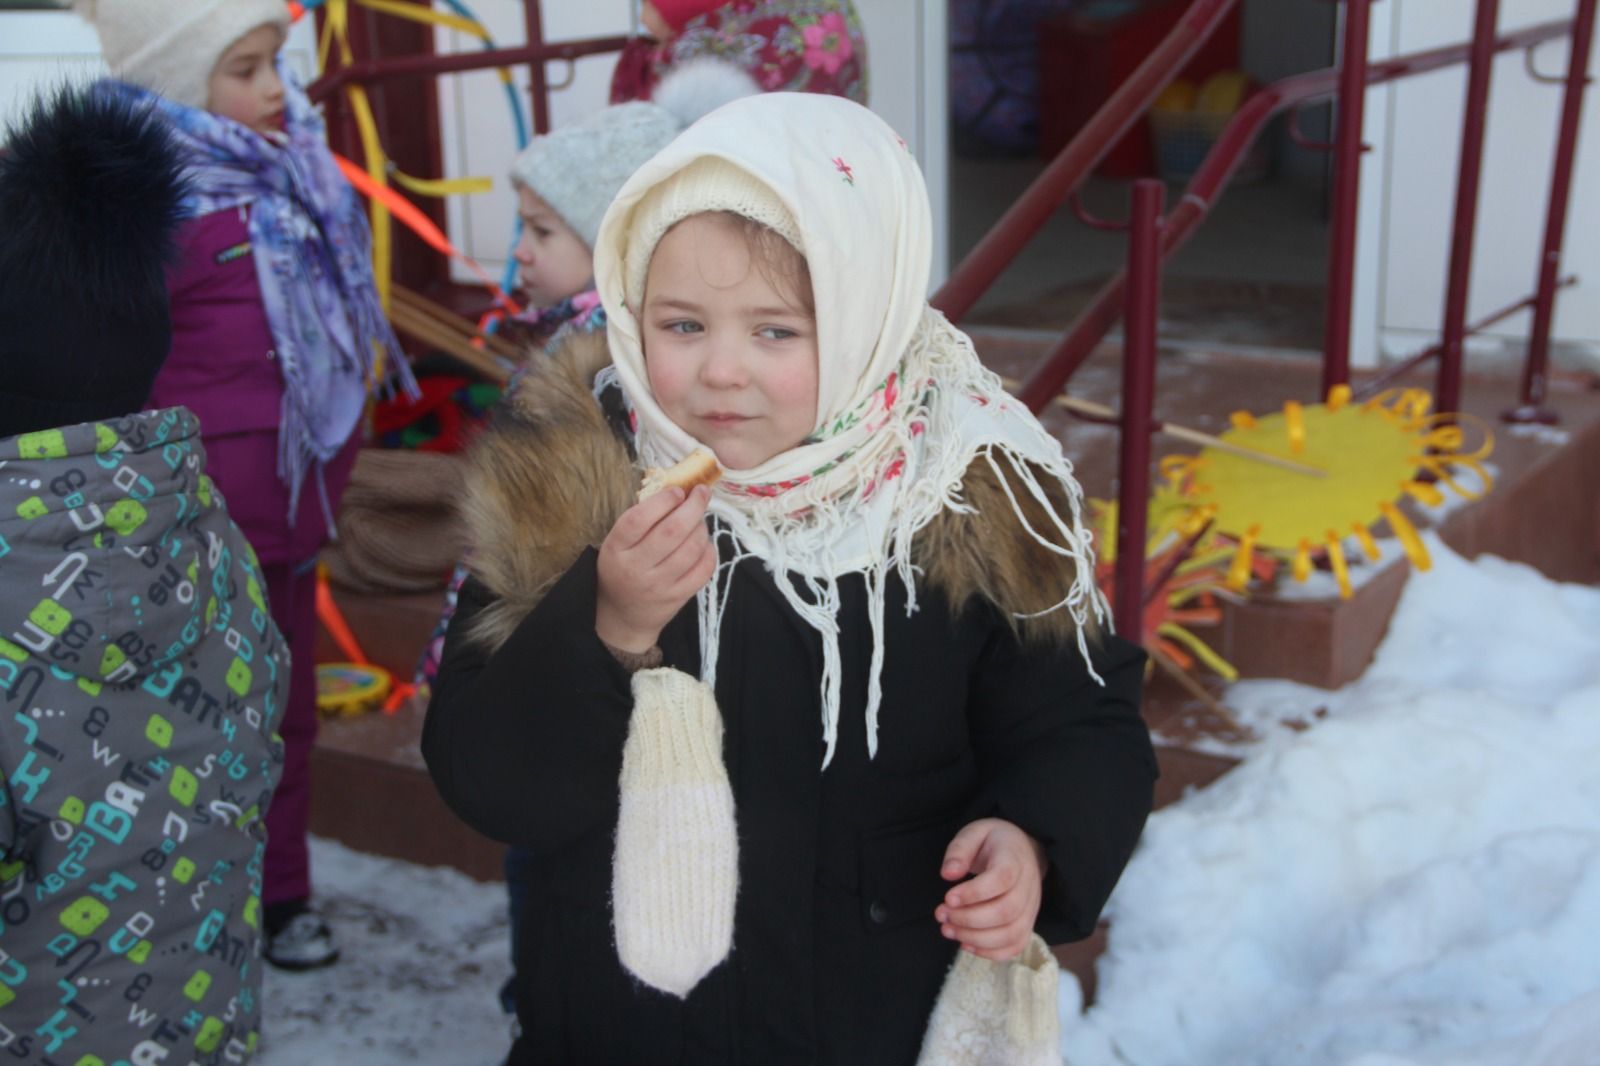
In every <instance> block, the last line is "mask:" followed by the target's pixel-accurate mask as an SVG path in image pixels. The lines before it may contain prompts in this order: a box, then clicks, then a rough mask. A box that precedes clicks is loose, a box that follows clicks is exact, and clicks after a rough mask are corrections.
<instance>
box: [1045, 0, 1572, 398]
mask: <svg viewBox="0 0 1600 1066" xmlns="http://www.w3.org/2000/svg"><path fill="white" fill-rule="evenodd" d="M1581 2H1583V3H1585V4H1588V5H1590V6H1592V5H1593V4H1594V3H1595V0H1581ZM1572 27H1573V20H1571V19H1565V20H1558V21H1553V22H1544V23H1539V24H1538V25H1535V26H1529V27H1527V28H1525V29H1522V30H1519V31H1517V32H1515V33H1509V34H1506V35H1504V36H1501V37H1498V38H1496V39H1495V41H1494V43H1493V52H1495V53H1500V52H1510V51H1516V50H1518V49H1523V48H1530V47H1533V46H1534V45H1537V44H1541V43H1543V42H1545V41H1551V40H1556V39H1559V38H1561V37H1564V36H1566V35H1567V34H1568V33H1569V32H1570V31H1571V29H1572ZM1470 49H1471V46H1470V45H1465V44H1462V45H1452V46H1447V47H1443V48H1435V49H1432V50H1430V51H1426V52H1418V53H1415V54H1412V55H1406V56H1398V57H1395V58H1393V59H1388V60H1382V61H1380V62H1377V63H1374V64H1371V65H1370V66H1369V67H1368V73H1367V78H1366V79H1365V84H1366V85H1368V86H1372V85H1382V84H1385V83H1388V82H1392V81H1398V80H1400V79H1402V78H1408V77H1414V76H1416V75H1418V74H1425V73H1428V72H1429V71H1434V70H1439V69H1441V68H1444V67H1449V66H1454V65H1456V64H1459V63H1460V62H1462V61H1463V60H1464V59H1466V58H1467V57H1468V55H1469V54H1470ZM1339 82H1340V71H1339V70H1338V68H1328V69H1325V70H1319V71H1313V72H1310V73H1306V74H1297V75H1295V76H1293V77H1290V78H1285V79H1283V80H1282V81H1279V82H1275V83H1273V84H1271V85H1268V86H1266V87H1264V88H1263V89H1261V90H1260V91H1259V92H1257V93H1255V94H1254V95H1253V96H1251V97H1250V98H1249V99H1248V100H1246V101H1245V102H1244V104H1243V105H1242V106H1241V107H1240V108H1239V111H1238V113H1237V114H1235V115H1234V117H1233V119H1232V120H1231V121H1230V122H1229V123H1228V125H1227V126H1226V127H1224V129H1223V131H1222V133H1221V135H1220V136H1219V137H1218V138H1217V141H1216V144H1215V145H1214V146H1213V148H1212V150H1211V153H1210V154H1209V155H1208V156H1207V157H1206V159H1205V162H1204V163H1202V164H1201V166H1200V169H1199V170H1198V171H1196V172H1195V175H1194V177H1193V178H1192V179H1191V180H1190V182H1189V185H1188V187H1187V188H1186V189H1185V190H1184V194H1183V196H1182V198H1181V199H1180V200H1179V201H1178V203H1177V205H1176V206H1175V207H1174V208H1173V209H1172V212H1171V214H1170V215H1169V217H1168V218H1167V221H1166V225H1165V226H1163V227H1162V234H1161V236H1162V254H1163V256H1164V257H1165V258H1169V259H1170V258H1171V257H1172V255H1173V254H1174V253H1175V252H1176V251H1177V250H1178V249H1179V248H1181V247H1182V246H1183V245H1184V244H1185V243H1186V242H1187V241H1188V239H1189V238H1190V237H1191V236H1193V235H1194V232H1195V230H1196V229H1198V228H1199V225H1200V223H1201V222H1202V221H1204V219H1205V217H1206V215H1207V214H1209V213H1210V210H1211V207H1212V205H1213V204H1214V203H1215V201H1216V199H1217V197H1218V195H1219V194H1220V193H1221V192H1222V190H1223V188H1224V187H1225V186H1226V185H1227V183H1228V180H1229V179H1230V178H1232V176H1233V174H1234V172H1235V171H1236V170H1237V169H1238V167H1239V164H1240V163H1241V162H1242V161H1243V159H1244V154H1245V152H1246V151H1248V150H1249V148H1250V145H1251V144H1253V143H1254V141H1255V139H1256V137H1257V136H1259V135H1260V133H1261V131H1262V130H1263V129H1264V128H1265V127H1266V125H1267V123H1268V122H1269V121H1271V119H1272V118H1273V117H1274V116H1275V115H1277V114H1278V113H1279V112H1281V111H1284V110H1285V109H1288V108H1291V107H1298V106H1301V105H1303V104H1305V103H1307V102H1309V101H1312V100H1318V99H1323V98H1326V97H1328V96H1331V95H1333V94H1334V93H1335V92H1336V91H1337V89H1338V87H1339ZM1343 224H1347V225H1351V226H1353V225H1354V219H1353V218H1352V219H1350V220H1349V221H1348V222H1347V223H1343ZM1124 281H1125V275H1124V274H1123V273H1120V272H1119V273H1118V274H1116V275H1114V276H1113V277H1112V278H1111V279H1110V280H1109V281H1107V282H1106V284H1105V285H1104V286H1103V287H1102V288H1101V289H1100V291H1099V292H1098V293H1096V294H1095V297H1094V299H1093V300H1092V301H1091V302H1090V304H1089V306H1088V307H1087V308H1085V309H1084V310H1083V311H1082V312H1081V313H1080V314H1079V315H1078V317H1077V319H1076V320H1074V322H1073V324H1072V325H1071V326H1070V327H1069V329H1068V331H1067V333H1066V334H1065V336H1063V337H1062V339H1061V341H1060V342H1059V343H1058V344H1057V345H1056V346H1055V347H1054V348H1053V349H1052V350H1051V351H1050V353H1049V354H1048V355H1047V356H1046V357H1045V358H1044V359H1043V360H1042V361H1041V363H1040V365H1039V366H1038V367H1037V368H1036V369H1035V371H1034V373H1033V374H1032V375H1031V376H1030V377H1029V378H1028V379H1027V381H1026V382H1024V384H1023V387H1022V391H1021V394H1020V395H1021V397H1022V399H1023V401H1024V402H1025V403H1027V404H1028V406H1029V407H1030V408H1032V409H1033V410H1035V411H1037V410H1039V409H1041V408H1042V407H1043V406H1044V405H1045V404H1047V403H1049V402H1050V400H1051V399H1052V398H1053V397H1054V396H1055V395H1056V393H1058V392H1060V391H1061V389H1062V387H1063V386H1064V385H1065V384H1066V382H1067V379H1068V378H1070V377H1071V376H1072V375H1073V373H1074V372H1075V371H1076V370H1077V369H1078V367H1079V366H1081V365H1082V364H1083V362H1084V360H1086V359H1087V358H1088V357H1089V355H1090V353H1091V352H1093V351H1094V347H1095V345H1097V344H1099V343H1100V341H1101V340H1102V339H1104V337H1105V335H1106V333H1107V332H1108V331H1109V330H1110V328H1111V327H1112V326H1113V325H1115V324H1116V321H1117V318H1118V316H1119V315H1120V313H1121V307H1122V296H1123V288H1124ZM1329 295H1330V297H1332V296H1334V295H1335V294H1332V293H1330V294H1329ZM1333 313H1336V312H1334V311H1330V314H1333Z"/></svg>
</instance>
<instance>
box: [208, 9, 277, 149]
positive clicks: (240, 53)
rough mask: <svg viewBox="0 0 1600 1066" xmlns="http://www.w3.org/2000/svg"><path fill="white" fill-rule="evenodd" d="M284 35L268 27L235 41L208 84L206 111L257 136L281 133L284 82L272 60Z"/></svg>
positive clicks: (274, 28)
mask: <svg viewBox="0 0 1600 1066" xmlns="http://www.w3.org/2000/svg"><path fill="white" fill-rule="evenodd" d="M282 47H283V33H282V31H280V30H279V29H278V27H277V26H275V25H272V24H271V23H268V24H267V25H265V26H257V27H256V28H255V29H253V30H251V31H250V32H249V33H247V34H245V35H244V36H243V37H241V38H239V39H238V40H237V41H234V42H233V44H232V45H231V46H229V48H228V50H227V51H226V52H224V53H222V58H221V59H219V60H217V66H216V69H215V70H213V71H212V72H211V80H210V81H209V82H208V83H207V86H206V88H207V100H206V110H207V111H210V112H213V113H214V114H218V115H221V116H222V117H224V118H231V119H233V120H234V121H235V122H237V123H239V124H240V125H244V126H249V127H250V128H251V129H253V130H255V131H256V132H257V133H282V132H283V106H284V95H283V81H282V79H280V78H279V77H278V68H277V66H276V64H275V62H274V61H275V60H276V59H277V56H278V49H280V48H282Z"/></svg>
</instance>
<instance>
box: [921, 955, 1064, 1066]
mask: <svg viewBox="0 0 1600 1066" xmlns="http://www.w3.org/2000/svg"><path fill="white" fill-rule="evenodd" d="M1060 977H1061V968H1060V966H1059V965H1057V963H1056V957H1055V956H1054V955H1053V954H1051V952H1050V948H1049V946H1048V945H1046V944H1045V942H1044V941H1043V940H1042V939H1041V938H1040V937H1039V935H1038V934H1037V933H1035V934H1034V936H1033V939H1032V940H1030V941H1029V942H1028V946H1027V948H1026V949H1024V951H1023V952H1022V954H1021V955H1019V956H1017V957H1016V958H1014V959H1011V960H1009V961H1007V962H994V961H992V960H990V959H984V958H979V957H978V956H977V955H973V954H971V953H970V952H966V951H962V952H958V953H957V955H956V961H955V963H954V964H952V965H951V967H950V973H949V975H947V976H946V977H945V979H944V987H943V988H942V989H940V990H939V1001H938V1002H937V1003H935V1004H934V1006H933V1017H932V1018H930V1019H929V1020H928V1031H927V1034H926V1035H925V1036H924V1037H923V1039H922V1054H920V1055H919V1056H917V1066H1061V1015H1060V1013H1059V1010H1058V1007H1057V995H1056V986H1057V985H1058V984H1059V982H1060Z"/></svg>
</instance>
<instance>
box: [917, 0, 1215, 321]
mask: <svg viewBox="0 0 1600 1066" xmlns="http://www.w3.org/2000/svg"><path fill="white" fill-rule="evenodd" d="M1237 2H1238V0H1195V2H1194V4H1192V5H1191V6H1190V8H1189V10H1188V11H1186V12H1185V13H1184V15H1183V17H1182V18H1181V19H1179V21H1178V24H1177V25H1176V26H1174V27H1173V28H1172V30H1171V32H1169V33H1168V34H1167V36H1166V39H1165V40H1163V41H1162V42H1161V44H1159V45H1158V46H1157V47H1156V50H1155V51H1153V52H1151V53H1150V55H1149V56H1148V57H1147V58H1146V59H1145V61H1144V62H1143V63H1140V64H1139V66H1138V69H1136V70H1135V71H1134V72H1133V73H1132V74H1131V75H1129V76H1128V80H1127V81H1125V82H1123V83H1122V84H1121V85H1120V86H1119V87H1118V88H1117V91H1116V92H1114V93H1112V94H1111V98H1110V99H1109V100H1107V101H1106V102H1105V105H1104V106H1103V107H1101V108H1100V110H1099V111H1097V112H1095V115H1094V117H1093V118H1091V119H1090V120H1089V122H1088V124H1087V125H1085V126H1084V127H1083V128H1082V129H1081V130H1079V131H1078V132H1077V134H1076V135H1075V136H1074V137H1073V138H1072V140H1071V141H1069V142H1068V143H1067V146H1066V147H1065V148H1063V149H1061V151H1060V152H1059V153H1058V154H1057V155H1056V157H1055V159H1053V160H1051V162H1050V165H1049V166H1047V167H1046V168H1045V169H1044V172H1043V173H1041V174H1040V175H1039V176H1038V177H1037V178H1035V179H1034V181H1033V184H1031V185H1029V186H1028V188H1027V190H1026V191H1024V192H1023V194H1022V196H1021V197H1019V198H1018V200H1017V202H1016V203H1014V204H1012V205H1011V207H1010V208H1009V209H1008V210H1007V211H1006V213H1005V214H1004V215H1002V216H1001V217H1000V220H999V221H998V222H996V223H995V224H994V226H993V227H991V228H990V230H989V232H988V233H986V234H985V235H984V237H983V239H982V240H981V241H979V242H978V244H977V247H975V248H973V249H972V251H971V252H969V253H968V254H967V257H966V258H965V259H963V260H962V261H961V264H960V265H959V266H957V267H956V269H955V270H954V271H952V272H951V274H950V277H949V278H948V279H947V280H946V281H945V283H944V284H943V285H941V286H940V287H939V291H938V292H936V293H934V295H933V299H932V301H931V302H932V304H933V306H935V307H937V308H938V309H939V310H941V311H943V312H944V314H945V317H947V318H949V319H950V321H952V322H955V321H958V320H960V319H961V318H962V317H964V316H965V315H966V313H967V312H968V311H970V310H972V306H973V305H974V304H976V303H977V302H978V300H979V299H981V298H982V296H983V294H984V293H985V292H987V291H989V287H990V286H991V285H993V284H994V282H995V279H996V278H998V277H999V276H1000V275H1001V273H1002V272H1004V270H1005V269H1006V267H1008V266H1010V265H1011V261H1012V260H1013V259H1015V258H1016V255H1017V253H1018V252H1019V251H1021V250H1022V246H1023V245H1024V244H1026V243H1027V242H1028V241H1030V240H1031V239H1033V237H1034V235H1035V234H1037V233H1038V232H1039V230H1040V229H1041V228H1043V226H1044V224H1045V223H1046V222H1047V221H1049V219H1050V216H1051V215H1052V214H1053V213H1054V212H1055V210H1056V208H1058V207H1060V206H1061V202H1062V201H1063V200H1065V199H1066V198H1067V196H1068V194H1069V193H1071V192H1072V191H1073V190H1074V189H1076V188H1078V186H1080V185H1082V184H1083V180H1084V179H1085V178H1087V177H1088V176H1089V175H1090V174H1091V173H1092V172H1093V171H1094V168H1095V167H1097V166H1099V165H1100V163H1101V162H1102V161H1103V160H1104V159H1105V157H1106V156H1107V155H1109V154H1110V153H1111V148H1112V146H1113V145H1115V144H1116V143H1117V142H1118V141H1119V140H1121V139H1122V136H1123V134H1125V133H1127V132H1128V130H1129V129H1131V128H1132V127H1133V124H1134V123H1135V122H1137V121H1138V120H1139V118H1140V116H1142V115H1143V114H1144V113H1145V112H1146V111H1148V110H1150V105H1151V104H1153V103H1155V99H1156V97H1157V96H1158V95H1160V93H1161V90H1162V89H1163V88H1165V87H1166V85H1167V83H1168V82H1170V81H1171V80H1172V79H1173V77H1175V76H1176V75H1177V73H1178V71H1180V70H1182V69H1183V67H1184V65H1185V64H1187V63H1188V62H1189V60H1190V59H1191V58H1192V57H1193V56H1194V54H1195V53H1196V52H1197V51H1199V50H1200V47H1201V45H1203V44H1205V42H1206V40H1207V39H1209V38H1210V36H1211V35H1212V34H1213V33H1215V32H1216V29H1217V27H1218V26H1220V25H1221V24H1222V21H1223V19H1224V18H1226V17H1227V15H1228V12H1229V11H1230V10H1231V9H1232V8H1233V6H1234V4H1235V3H1237Z"/></svg>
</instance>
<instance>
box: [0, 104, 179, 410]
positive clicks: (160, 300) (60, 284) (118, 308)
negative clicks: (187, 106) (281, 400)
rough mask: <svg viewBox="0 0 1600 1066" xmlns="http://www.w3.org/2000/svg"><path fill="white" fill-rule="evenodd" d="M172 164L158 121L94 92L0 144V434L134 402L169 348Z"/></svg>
mask: <svg viewBox="0 0 1600 1066" xmlns="http://www.w3.org/2000/svg"><path fill="white" fill-rule="evenodd" d="M184 192H185V188H184V182H183V166H182V163H181V162H180V158H179V155H178V150H177V148H176V146H175V145H174V144H173V142H172V139H171V137H170V135H169V134H168V132H167V127H166V126H165V124H164V121H163V120H162V119H161V117H160V116H159V115H158V114H156V113H155V112H153V111H151V110H150V109H148V108H147V107H143V106H141V105H138V104H135V103H130V102H128V101H126V100H123V99H119V98H117V96H116V95H115V94H112V93H100V92H96V91H94V89H93V88H92V87H81V88H72V89H64V90H61V91H58V92H55V93H53V94H47V95H43V96H40V97H39V98H38V99H36V100H35V101H34V102H33V103H32V105H31V106H30V107H28V108H27V109H26V110H25V111H24V112H23V114H22V116H21V117H20V118H19V119H18V120H17V122H16V123H15V124H14V125H13V126H12V128H11V129H10V130H9V131H6V133H5V135H4V137H3V140H0V438H4V437H10V436H15V435H16V434H18V433H28V432H33V431H35V430H39V429H50V428H53V427H56V426H67V425H75V424H77V423H79V422H91V421H96V420H99V419H104V418H111V417H114V416H117V415H123V414H128V413H131V412H134V411H138V410H140V409H142V408H143V407H144V404H145V401H146V400H147V399H148V398H149V395H150V386H151V383H152V382H154V380H155V376H156V373H157V372H158V371H159V370H160V369H161V364H162V363H163V362H164V361H165V360H166V357H167V350H168V348H169V347H170V345H171V321H170V318H169V315H168V308H167V286H166V270H167V266H168V263H169V262H170V260H171V257H172V247H173V237H174V235H175V232H176V230H177V227H178V224H179V222H180V221H181V219H182V203H183V197H184Z"/></svg>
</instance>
